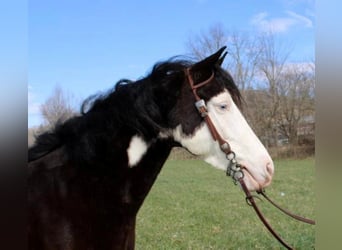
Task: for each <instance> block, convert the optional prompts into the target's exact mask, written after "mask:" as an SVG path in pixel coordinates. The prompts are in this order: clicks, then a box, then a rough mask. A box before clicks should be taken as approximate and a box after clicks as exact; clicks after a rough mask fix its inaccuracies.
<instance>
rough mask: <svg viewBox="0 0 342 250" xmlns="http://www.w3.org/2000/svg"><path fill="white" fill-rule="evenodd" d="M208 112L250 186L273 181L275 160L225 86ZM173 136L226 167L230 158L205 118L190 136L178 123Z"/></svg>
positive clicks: (253, 188)
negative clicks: (223, 150)
mask: <svg viewBox="0 0 342 250" xmlns="http://www.w3.org/2000/svg"><path fill="white" fill-rule="evenodd" d="M207 107H208V114H209V117H210V118H211V120H212V122H213V123H214V125H215V127H216V129H217V131H218V132H219V134H220V135H221V136H222V137H223V139H224V140H226V141H227V142H228V143H229V144H230V146H231V149H232V150H233V151H234V152H235V154H236V159H237V161H238V162H239V163H240V164H242V165H244V166H245V167H246V169H245V170H244V172H245V182H246V185H247V187H248V188H249V189H250V190H256V189H259V188H260V187H266V186H268V185H269V184H270V183H271V179H272V175H273V172H274V170H273V162H272V159H271V157H270V155H269V154H268V152H267V150H266V149H265V147H264V146H263V145H262V143H261V142H260V140H259V139H258V138H257V136H256V135H255V134H254V132H253V131H252V129H251V128H250V126H249V125H248V123H247V122H246V120H245V118H244V117H243V115H242V114H241V112H240V110H239V109H238V108H237V106H236V105H235V103H234V102H233V100H232V98H231V96H230V94H229V92H228V91H227V90H224V91H223V92H221V93H220V94H218V95H217V96H215V97H213V98H211V99H210V100H209V101H208V102H207ZM173 138H174V140H175V141H177V142H179V143H180V144H181V145H182V146H183V147H184V148H186V149H188V150H189V151H190V152H191V153H193V154H195V155H198V156H200V157H201V158H203V159H204V161H206V162H208V163H209V164H210V165H212V166H213V167H216V168H219V169H222V170H226V168H227V166H228V160H227V159H226V155H225V154H224V153H223V152H222V151H221V150H220V147H219V144H218V142H216V141H214V139H213V137H212V135H211V133H210V131H209V129H208V127H207V125H206V124H205V122H204V121H203V122H202V123H201V124H200V125H199V126H197V128H196V129H195V130H194V132H193V133H192V134H191V135H190V136H186V135H185V134H184V133H183V132H182V127H181V126H180V125H179V126H177V127H176V129H174V131H173Z"/></svg>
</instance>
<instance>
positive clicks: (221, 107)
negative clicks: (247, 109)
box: [220, 104, 228, 110]
mask: <svg viewBox="0 0 342 250" xmlns="http://www.w3.org/2000/svg"><path fill="white" fill-rule="evenodd" d="M227 107H228V105H227V104H220V109H221V110H226V109H227Z"/></svg>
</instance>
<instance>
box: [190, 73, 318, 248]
mask: <svg viewBox="0 0 342 250" xmlns="http://www.w3.org/2000/svg"><path fill="white" fill-rule="evenodd" d="M190 71H191V68H186V69H185V75H186V77H187V80H188V82H189V84H190V87H191V90H192V92H193V94H194V96H195V99H196V102H195V106H196V108H197V110H198V112H199V113H200V115H201V117H202V118H203V119H204V121H205V123H206V124H207V126H208V128H209V131H210V133H211V135H212V137H213V139H214V140H215V141H217V142H218V143H219V145H220V149H221V150H222V151H223V152H224V153H225V155H226V158H227V160H228V166H227V171H226V175H227V176H230V177H232V179H233V181H234V183H235V184H237V183H239V184H240V186H241V188H242V190H243V191H244V192H245V194H246V202H247V204H248V205H250V206H252V207H253V208H254V210H255V212H256V214H257V215H258V217H259V218H260V220H261V221H262V223H263V224H264V225H265V227H266V228H267V229H268V230H269V231H270V233H271V234H272V235H273V236H274V237H275V238H276V239H277V240H278V241H279V242H280V243H281V244H282V245H283V246H284V247H286V248H287V249H294V248H293V247H292V246H290V245H289V244H287V243H286V242H285V241H284V240H283V239H282V238H281V237H280V236H279V235H278V234H277V233H276V231H275V230H274V229H273V228H272V227H271V225H270V224H269V223H268V221H267V220H266V218H265V217H264V215H263V214H262V213H261V211H260V209H259V208H258V206H257V204H256V202H255V199H254V198H255V197H256V196H254V195H252V194H251V193H250V191H249V190H248V188H247V186H246V183H245V181H244V173H243V171H242V170H243V169H246V168H245V167H244V166H243V165H241V164H239V163H238V162H237V161H236V157H235V153H234V151H232V149H231V147H230V145H229V143H228V142H227V141H226V140H224V139H223V138H222V136H221V135H220V134H219V132H218V131H217V129H216V128H215V125H214V124H213V122H212V120H211V119H210V117H209V115H208V109H207V106H206V103H205V101H204V100H203V99H201V98H200V97H199V96H198V94H197V89H198V88H200V87H202V86H204V85H206V84H208V83H210V82H212V81H213V79H214V77H215V74H214V72H212V74H211V75H210V77H209V78H208V79H207V80H205V81H203V82H200V83H197V84H195V83H194V80H193V78H192V76H191V73H190ZM257 194H261V195H262V196H263V197H264V198H265V199H266V200H267V201H269V202H270V203H271V204H272V205H273V206H275V207H276V208H278V209H279V210H280V211H282V212H283V213H285V214H287V215H289V216H291V217H292V218H294V219H296V220H299V221H302V222H305V223H308V224H312V225H315V224H316V223H315V221H314V220H310V219H307V218H304V217H301V216H298V215H295V214H293V213H291V212H289V211H288V210H286V209H284V208H281V207H280V206H279V205H277V204H276V203H275V202H273V201H272V200H271V199H270V198H269V197H268V196H267V195H266V193H265V191H264V190H263V189H261V188H260V189H259V190H258V191H257ZM257 198H259V197H257Z"/></svg>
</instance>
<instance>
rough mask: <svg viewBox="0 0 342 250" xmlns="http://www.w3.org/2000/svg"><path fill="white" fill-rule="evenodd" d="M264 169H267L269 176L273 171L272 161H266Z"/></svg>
mask: <svg viewBox="0 0 342 250" xmlns="http://www.w3.org/2000/svg"><path fill="white" fill-rule="evenodd" d="M266 170H267V173H268V174H269V175H270V176H273V173H274V166H273V163H272V162H267V163H266Z"/></svg>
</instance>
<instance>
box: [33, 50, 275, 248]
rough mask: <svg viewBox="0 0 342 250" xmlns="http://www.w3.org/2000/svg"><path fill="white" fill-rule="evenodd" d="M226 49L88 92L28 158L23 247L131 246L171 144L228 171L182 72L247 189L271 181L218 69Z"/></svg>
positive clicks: (268, 164)
mask: <svg viewBox="0 0 342 250" xmlns="http://www.w3.org/2000/svg"><path fill="white" fill-rule="evenodd" d="M224 50H225V47H223V48H221V49H220V50H218V51H217V52H216V53H214V54H212V55H210V56H209V57H207V58H205V59H204V60H202V61H199V62H196V63H194V62H190V61H186V60H180V59H175V58H174V59H171V60H169V61H166V62H163V63H158V64H156V65H155V66H154V67H153V69H152V71H151V73H150V74H148V75H147V76H146V77H145V78H142V79H140V80H137V81H135V82H133V81H129V80H121V81H119V82H118V83H117V84H116V86H115V89H114V90H112V91H110V92H108V93H107V94H105V95H98V96H93V97H91V98H88V99H87V100H86V101H85V102H84V103H83V105H82V112H81V115H79V116H75V117H73V118H71V119H69V120H67V121H65V122H64V123H60V124H58V125H56V126H55V128H54V129H53V130H51V131H49V132H45V133H43V134H41V135H40V136H38V137H37V138H36V142H35V144H34V145H33V147H31V148H30V149H29V154H28V155H29V156H28V161H29V164H28V165H29V166H28V168H29V176H28V246H29V249H32V250H33V249H34V250H41V249H53V250H55V249H56V250H57V249H63V250H68V249H75V250H77V249H80V250H86V249H99V250H106V249H134V244H135V224H136V216H137V213H138V211H139V208H140V207H141V205H142V204H143V202H144V199H145V198H146V196H147V194H148V193H149V191H150V189H151V187H152V185H153V183H154V182H155V180H156V178H157V176H158V174H159V172H160V170H161V168H162V166H163V164H164V163H165V161H166V159H167V157H168V155H169V153H170V151H171V149H172V148H173V147H183V148H185V149H187V150H188V151H189V152H191V153H192V154H194V155H197V156H200V157H201V158H203V159H204V160H205V161H206V162H208V163H209V164H211V165H212V166H214V167H217V168H219V169H222V170H226V169H227V163H228V160H227V158H226V155H225V154H224V153H223V152H222V151H221V150H220V147H219V145H218V142H217V141H216V140H215V138H213V136H212V134H211V133H210V130H209V128H208V126H207V124H206V123H205V122H204V119H203V117H201V115H200V114H199V113H198V112H197V109H196V107H195V105H194V103H195V102H196V98H195V96H194V94H193V89H192V87H191V85H190V84H189V77H188V74H189V75H190V76H191V79H192V80H193V83H192V84H195V85H196V86H197V87H196V95H197V96H199V97H200V98H201V99H202V100H203V102H204V103H205V104H206V107H207V115H208V116H209V117H210V118H211V120H212V123H213V124H214V125H215V127H216V129H217V130H218V133H219V134H220V135H221V136H222V137H223V138H224V139H225V140H227V141H228V142H229V144H230V146H231V148H233V150H234V152H235V153H236V159H237V160H238V161H239V162H240V163H242V164H243V165H244V166H245V167H244V169H243V173H244V177H243V179H244V181H245V183H246V186H247V188H248V189H249V190H251V191H253V190H258V189H260V188H263V187H265V186H268V185H269V184H270V183H271V179H272V175H273V162H272V159H271V157H270V156H269V154H268V152H267V151H266V149H265V147H264V146H263V145H262V143H261V142H260V141H259V139H258V138H257V136H256V135H255V134H254V133H253V131H252V129H251V128H250V127H249V125H248V124H247V122H246V120H245V119H244V117H243V115H242V114H241V112H240V105H241V95H240V92H239V90H238V88H237V86H236V85H235V83H234V81H233V79H232V77H231V75H230V74H229V73H228V72H227V71H225V70H223V69H222V67H221V64H222V62H223V60H224V57H225V55H226V53H223V52H224ZM203 82H204V83H206V84H202V83H203Z"/></svg>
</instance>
